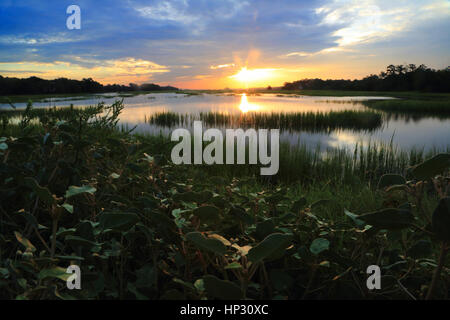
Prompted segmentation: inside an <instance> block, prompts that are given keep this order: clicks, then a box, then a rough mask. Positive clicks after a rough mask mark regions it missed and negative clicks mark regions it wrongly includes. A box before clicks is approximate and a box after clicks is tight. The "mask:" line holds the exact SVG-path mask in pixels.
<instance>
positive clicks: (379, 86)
mask: <svg viewBox="0 0 450 320" xmlns="http://www.w3.org/2000/svg"><path fill="white" fill-rule="evenodd" d="M282 89H283V90H356V91H359V90H362V91H426V92H450V67H447V68H446V69H443V70H434V69H430V68H428V67H427V66H425V65H420V66H419V67H417V66H416V65H414V64H409V65H397V66H394V65H389V66H388V67H387V68H386V71H383V72H381V73H380V74H379V75H370V76H368V77H365V78H364V79H362V80H322V79H304V80H298V81H294V82H286V83H285V84H284V86H283V87H282Z"/></svg>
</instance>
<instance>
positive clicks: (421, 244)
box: [408, 240, 433, 259]
mask: <svg viewBox="0 0 450 320" xmlns="http://www.w3.org/2000/svg"><path fill="white" fill-rule="evenodd" d="M432 252H433V246H432V244H431V242H430V241H428V240H419V241H417V242H416V243H415V244H414V245H413V246H412V247H411V248H410V249H409V250H408V256H410V257H411V258H413V259H421V258H426V257H429V256H430V255H431V253H432Z"/></svg>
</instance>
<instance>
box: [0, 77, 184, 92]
mask: <svg viewBox="0 0 450 320" xmlns="http://www.w3.org/2000/svg"><path fill="white" fill-rule="evenodd" d="M173 90H178V89H177V88H175V87H171V86H166V87H162V86H159V85H157V84H153V83H146V84H142V85H138V84H134V83H130V84H129V85H128V86H125V85H119V84H108V85H102V84H101V83H99V82H97V81H94V80H93V79H92V78H88V79H83V80H71V79H66V78H59V79H54V80H45V79H41V78H38V77H30V78H26V79H19V78H8V77H2V76H0V95H19V94H55V93H101V92H121V91H173Z"/></svg>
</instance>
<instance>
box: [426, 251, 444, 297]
mask: <svg viewBox="0 0 450 320" xmlns="http://www.w3.org/2000/svg"><path fill="white" fill-rule="evenodd" d="M447 250H448V248H447V244H446V243H445V242H442V245H441V253H440V255H439V262H438V265H437V267H436V269H435V270H434V274H433V279H432V280H431V285H430V289H429V290H428V294H427V296H426V298H425V300H431V299H432V298H433V293H434V291H435V290H436V287H437V284H438V280H439V278H440V276H441V271H442V268H443V267H444V262H445V256H446V255H447Z"/></svg>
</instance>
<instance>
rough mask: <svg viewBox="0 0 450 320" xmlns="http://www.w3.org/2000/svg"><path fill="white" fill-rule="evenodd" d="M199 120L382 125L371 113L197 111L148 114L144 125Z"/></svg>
mask: <svg viewBox="0 0 450 320" xmlns="http://www.w3.org/2000/svg"><path fill="white" fill-rule="evenodd" d="M196 120H200V121H202V122H204V123H205V124H207V125H208V126H215V127H243V128H279V129H280V130H290V131H294V130H296V131H300V130H304V131H312V132H318V131H330V130H335V129H352V130H367V131H372V130H376V129H379V128H380V127H381V126H382V116H381V114H380V113H377V112H373V111H352V110H346V111H339V112H337V111H330V112H295V113H284V112H271V113H257V112H249V113H243V114H226V113H221V112H200V113H197V114H180V113H175V112H161V113H155V114H153V115H150V116H149V117H148V118H146V122H148V123H150V124H155V125H159V126H164V127H174V126H181V125H191V124H192V123H193V121H196Z"/></svg>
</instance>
